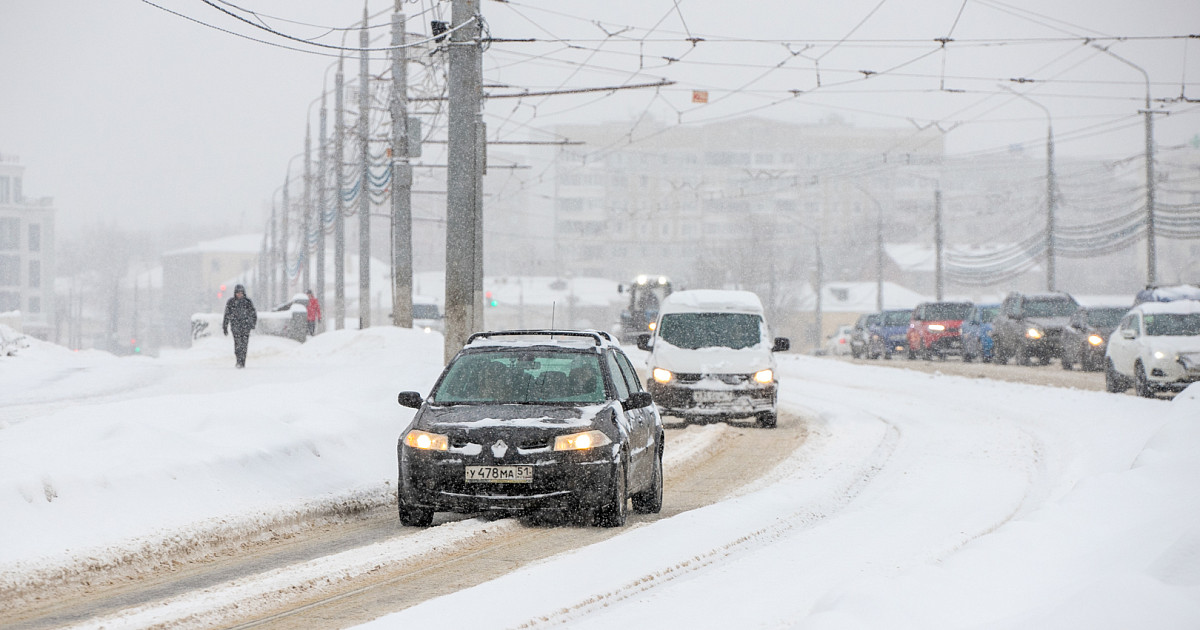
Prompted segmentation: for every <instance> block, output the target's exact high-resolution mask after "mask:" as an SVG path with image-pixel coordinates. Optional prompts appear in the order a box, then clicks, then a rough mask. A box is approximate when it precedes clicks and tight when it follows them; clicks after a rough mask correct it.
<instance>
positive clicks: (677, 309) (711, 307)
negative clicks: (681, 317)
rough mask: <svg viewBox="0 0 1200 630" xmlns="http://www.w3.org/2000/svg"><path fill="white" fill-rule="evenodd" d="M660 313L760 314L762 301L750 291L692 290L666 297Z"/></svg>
mask: <svg viewBox="0 0 1200 630" xmlns="http://www.w3.org/2000/svg"><path fill="white" fill-rule="evenodd" d="M660 308H661V311H660V312H662V313H694V312H697V311H726V312H735V313H760V314H761V313H762V312H763V306H762V300H760V299H758V296H757V295H755V294H754V293H752V292H750V291H721V290H716V289H693V290H691V291H677V292H675V293H672V294H671V295H669V296H667V299H665V300H663V303H662V306H661V307H660Z"/></svg>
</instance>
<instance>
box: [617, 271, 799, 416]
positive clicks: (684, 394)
mask: <svg viewBox="0 0 1200 630" xmlns="http://www.w3.org/2000/svg"><path fill="white" fill-rule="evenodd" d="M638 347H639V348H641V349H643V350H648V351H650V356H649V357H648V358H647V359H646V366H647V367H648V368H649V369H650V378H648V379H647V381H646V383H647V385H648V386H649V389H650V394H651V395H652V396H653V397H654V402H655V403H656V404H657V405H658V408H659V411H660V412H661V413H662V414H663V415H672V416H676V417H680V418H684V419H688V420H700V419H704V420H708V419H712V420H724V419H731V418H751V417H753V418H757V419H758V424H759V426H762V427H766V428H772V427H774V426H775V423H776V413H775V401H776V398H777V394H778V382H777V381H776V379H775V357H774V355H773V354H772V353H774V352H782V351H784V350H787V349H788V348H789V347H790V342H789V341H788V339H787V338H786V337H776V338H774V339H772V338H771V335H770V330H769V329H768V328H767V324H766V322H765V321H763V307H762V302H761V301H760V300H759V299H758V296H757V295H755V294H753V293H751V292H749V291H713V290H692V291H678V292H675V293H672V294H671V295H670V296H669V297H667V299H665V300H663V303H662V306H661V308H660V309H659V314H658V321H657V322H656V324H655V328H654V334H653V335H648V334H647V335H642V336H641V337H639V338H638Z"/></svg>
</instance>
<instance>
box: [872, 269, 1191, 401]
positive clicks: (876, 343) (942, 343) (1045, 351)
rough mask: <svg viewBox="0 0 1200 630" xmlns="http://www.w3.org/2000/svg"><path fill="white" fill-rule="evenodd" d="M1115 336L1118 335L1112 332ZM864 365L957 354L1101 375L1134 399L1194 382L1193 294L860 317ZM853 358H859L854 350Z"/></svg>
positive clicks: (1048, 298) (1051, 295) (1032, 301)
mask: <svg viewBox="0 0 1200 630" xmlns="http://www.w3.org/2000/svg"><path fill="white" fill-rule="evenodd" d="M1114 331H1116V332H1114ZM852 333H853V334H854V335H856V336H857V337H858V338H857V339H852V340H851V342H850V345H851V348H863V351H862V355H863V356H866V357H867V358H868V359H878V358H880V357H882V358H885V359H890V358H891V357H892V355H893V354H896V353H900V352H903V353H904V354H905V355H906V356H907V357H908V358H909V359H915V358H917V357H921V358H923V359H925V360H931V359H933V358H934V357H937V358H940V359H943V360H944V359H945V358H946V357H947V356H948V355H957V356H959V357H961V358H962V360H963V361H964V362H971V361H974V360H976V359H979V360H981V361H995V362H997V363H1001V364H1004V363H1008V362H1009V361H1013V362H1014V363H1017V364H1019V365H1032V364H1033V363H1035V362H1036V363H1038V364H1040V365H1047V364H1049V363H1050V362H1051V360H1053V359H1058V360H1059V363H1060V364H1061V365H1062V367H1063V369H1067V370H1070V369H1074V368H1075V367H1076V366H1078V367H1079V368H1080V369H1081V370H1085V371H1101V370H1103V371H1104V372H1105V381H1106V386H1107V389H1108V390H1109V391H1112V392H1121V391H1125V390H1127V389H1129V388H1130V387H1133V388H1134V389H1135V391H1136V392H1137V394H1138V395H1140V396H1153V395H1154V394H1155V393H1157V392H1160V391H1181V390H1183V389H1184V388H1185V387H1187V385H1189V384H1190V383H1193V382H1196V381H1200V288H1197V287H1192V286H1187V285H1184V286H1178V287H1149V288H1147V289H1146V290H1145V291H1141V292H1139V293H1138V296H1137V298H1136V299H1135V304H1134V307H1133V308H1132V309H1130V308H1129V307H1126V306H1115V305H1113V306H1081V305H1080V304H1079V303H1078V302H1077V301H1076V300H1075V298H1073V297H1072V296H1071V295H1069V294H1067V293H1061V292H1047V293H1023V292H1012V293H1009V294H1008V295H1006V296H1005V298H1004V301H1003V302H1002V303H1000V304H972V303H969V302H959V301H937V302H924V303H921V304H919V305H917V307H916V308H914V309H912V310H904V309H893V310H887V311H882V312H879V313H872V314H868V315H863V316H862V317H860V318H859V320H858V322H857V323H856V324H855V326H854V327H853V328H852ZM854 356H855V357H858V356H859V354H858V353H854Z"/></svg>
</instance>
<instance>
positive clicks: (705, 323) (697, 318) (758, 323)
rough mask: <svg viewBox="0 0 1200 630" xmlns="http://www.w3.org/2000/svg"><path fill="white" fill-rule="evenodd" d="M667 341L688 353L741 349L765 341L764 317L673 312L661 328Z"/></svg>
mask: <svg viewBox="0 0 1200 630" xmlns="http://www.w3.org/2000/svg"><path fill="white" fill-rule="evenodd" d="M658 336H659V338H661V339H662V340H663V341H665V342H667V343H669V344H671V345H673V346H676V347H679V348H686V349H688V350H696V349H698V348H732V349H734V350H741V349H742V348H749V347H750V346H754V345H757V344H758V343H759V342H761V341H762V316H761V315H755V314H751V313H671V314H668V315H663V318H662V322H661V323H660V324H659V327H658Z"/></svg>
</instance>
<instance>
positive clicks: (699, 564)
mask: <svg viewBox="0 0 1200 630" xmlns="http://www.w3.org/2000/svg"><path fill="white" fill-rule="evenodd" d="M788 410H789V411H791V412H795V411H797V410H798V409H797V407H795V406H789V407H788ZM800 415H802V416H805V417H808V418H815V419H816V420H815V421H814V422H812V423H810V426H809V430H810V436H814V435H815V436H817V437H818V439H816V440H813V439H811V437H810V439H809V440H808V441H806V443H805V445H804V447H802V448H801V449H800V450H799V451H797V452H796V453H795V454H794V455H793V456H792V457H790V458H788V459H787V460H785V461H784V462H782V463H781V464H779V465H778V466H777V467H776V468H775V469H774V470H772V471H771V472H770V473H768V474H767V475H766V476H764V477H763V478H761V479H760V480H758V481H756V482H754V483H753V484H750V486H748V487H744V488H742V489H739V490H738V491H736V492H735V493H734V494H733V495H731V496H736V495H740V494H745V491H746V490H747V489H751V490H753V489H759V488H765V487H768V486H770V485H771V484H773V483H778V482H779V481H782V480H785V479H788V478H792V477H795V476H796V475H798V474H805V473H810V474H815V475H821V474H823V472H822V471H816V470H813V469H812V468H811V467H810V466H811V463H812V462H811V455H812V453H814V452H816V451H817V450H818V449H821V448H824V447H825V446H827V443H828V441H829V440H830V439H831V438H832V433H831V431H830V429H829V426H828V422H827V420H826V419H825V418H824V417H822V416H821V415H820V414H818V413H816V412H815V411H813V410H810V409H809V410H804V411H802V412H801V413H800ZM869 416H870V417H871V418H873V419H874V420H877V421H878V422H880V423H882V424H883V425H885V428H884V430H883V435H882V436H881V437H880V438H879V440H878V442H877V443H876V444H875V445H874V447H873V448H872V450H871V451H870V453H869V454H868V455H867V456H866V457H865V458H864V459H862V460H861V461H860V462H859V463H858V466H857V467H856V469H855V470H854V472H853V474H851V475H849V476H848V478H847V479H845V480H844V481H845V482H846V483H844V484H837V486H836V487H834V488H831V490H832V491H831V492H829V493H826V494H825V495H824V496H822V497H821V498H820V499H819V500H817V501H814V502H812V503H808V504H805V505H803V506H801V507H800V508H799V509H796V510H793V511H792V512H790V513H789V514H787V515H785V516H783V517H780V518H779V519H778V520H777V521H776V522H774V523H772V524H771V525H768V526H766V527H761V528H758V529H755V530H752V531H749V532H745V533H743V534H742V535H740V536H738V537H737V538H734V539H732V540H729V541H727V542H725V543H724V544H721V545H717V546H714V547H709V548H708V549H707V550H705V551H702V552H700V553H696V554H694V555H691V556H690V557H688V558H685V559H682V560H679V561H678V562H676V563H674V564H671V565H668V566H664V567H661V568H659V569H657V570H654V571H651V572H648V573H645V574H643V575H641V576H639V577H637V578H635V579H633V580H631V581H628V582H626V583H625V584H623V585H621V586H620V587H617V588H615V589H613V590H610V591H606V592H603V593H599V594H596V595H593V596H591V597H587V598H586V599H583V600H581V601H578V602H576V603H574V604H571V605H568V606H564V607H561V608H559V609H558V610H556V611H554V612H551V613H548V614H545V615H541V616H538V617H535V618H532V619H529V620H528V621H526V622H524V623H521V624H518V625H516V626H510V627H512V628H516V629H519V630H527V629H533V628H543V627H550V626H562V625H566V624H569V623H571V622H572V621H573V620H575V619H578V618H580V617H586V616H588V615H589V614H591V613H593V612H596V611H598V610H600V609H603V608H608V607H611V606H613V605H615V604H619V603H620V602H622V601H625V600H629V599H631V598H634V597H637V596H639V595H641V594H643V593H646V592H647V591H650V590H652V589H656V588H660V587H663V586H666V585H668V584H670V583H671V582H672V581H674V580H677V579H679V578H682V577H686V576H688V575H690V574H692V573H695V572H697V571H702V570H706V569H710V568H713V567H715V566H718V565H720V564H722V563H725V562H729V561H732V560H734V559H736V558H737V557H738V556H740V555H742V554H746V553H750V552H752V551H755V550H757V549H759V548H761V547H764V546H766V545H770V544H772V543H774V542H776V541H778V540H780V539H782V538H786V537H788V536H791V535H793V534H794V533H796V532H797V531H802V530H804V529H806V528H809V527H812V526H814V525H816V524H817V523H820V522H822V521H824V520H825V519H827V518H829V517H830V516H832V515H834V514H837V513H838V512H840V511H841V510H843V509H845V508H846V506H848V505H850V503H852V502H853V501H854V499H855V498H856V497H858V495H859V494H860V493H861V492H862V490H863V489H864V488H866V487H867V486H868V485H870V483H871V481H872V480H874V478H875V477H876V476H877V475H878V474H879V472H880V471H881V470H883V468H884V466H885V465H886V463H887V461H888V459H889V458H890V457H891V455H892V453H893V452H894V451H895V449H896V447H897V445H898V444H899V442H900V431H899V429H898V428H897V427H896V426H895V425H894V424H892V423H890V422H889V421H887V420H886V419H884V418H882V417H880V416H876V415H874V414H869ZM814 424H815V425H818V426H816V427H814V426H813V425H814Z"/></svg>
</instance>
